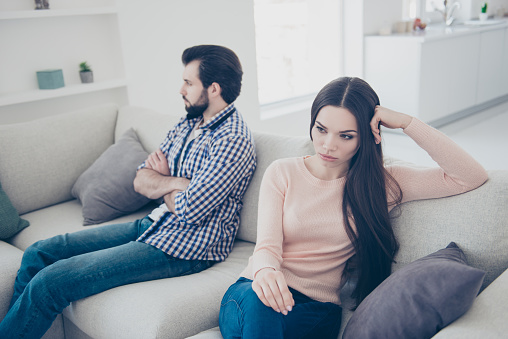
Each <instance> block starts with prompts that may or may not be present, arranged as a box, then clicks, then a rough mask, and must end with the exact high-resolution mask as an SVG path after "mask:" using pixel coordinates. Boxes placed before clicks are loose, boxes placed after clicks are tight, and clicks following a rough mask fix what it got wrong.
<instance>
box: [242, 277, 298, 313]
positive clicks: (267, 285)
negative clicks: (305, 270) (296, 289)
mask: <svg viewBox="0 0 508 339" xmlns="http://www.w3.org/2000/svg"><path fill="white" fill-rule="evenodd" d="M259 273H261V271H260V272H258V276H257V277H256V279H255V280H254V281H253V283H252V289H253V290H254V292H256V294H257V296H258V297H259V299H260V300H261V302H262V303H263V304H264V305H266V306H268V307H271V308H272V309H273V310H274V311H276V312H279V313H282V314H284V315H287V313H288V311H291V310H292V308H293V306H294V300H293V295H292V294H291V292H290V291H289V288H288V286H287V283H286V280H285V279H284V276H283V274H282V272H277V271H274V270H272V269H270V270H269V271H265V272H263V274H261V275H260V274H259Z"/></svg>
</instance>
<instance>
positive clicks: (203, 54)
mask: <svg viewBox="0 0 508 339" xmlns="http://www.w3.org/2000/svg"><path fill="white" fill-rule="evenodd" d="M194 60H199V61H200V64H199V80H201V82H202V83H203V87H204V88H208V87H209V86H210V85H211V84H212V83H214V82H216V83H218V84H219V85H220V87H221V89H222V94H221V96H222V99H224V101H225V102H226V103H228V104H230V103H232V102H233V101H235V100H236V98H237V97H238V96H239V95H240V90H241V88H242V75H243V71H242V65H241V64H240V60H239V59H238V56H237V55H236V54H235V52H233V51H232V50H230V49H229V48H226V47H223V46H216V45H199V46H194V47H189V48H187V49H186V50H185V51H183V54H182V62H183V64H184V65H185V66H187V64H189V63H190V62H192V61H194Z"/></svg>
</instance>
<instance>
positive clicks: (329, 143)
mask: <svg viewBox="0 0 508 339" xmlns="http://www.w3.org/2000/svg"><path fill="white" fill-rule="evenodd" d="M323 148H324V149H325V150H327V151H335V149H336V146H335V143H334V142H333V140H332V139H330V138H326V139H325V140H324V142H323Z"/></svg>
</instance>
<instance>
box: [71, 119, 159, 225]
mask: <svg viewBox="0 0 508 339" xmlns="http://www.w3.org/2000/svg"><path fill="white" fill-rule="evenodd" d="M147 157H148V152H146V151H145V150H144V149H143V146H142V145H141V144H140V143H139V139H138V136H137V135H136V132H135V131H134V129H132V128H131V129H129V130H128V131H127V132H125V133H124V134H123V135H122V136H121V137H120V139H118V141H117V142H116V143H115V144H114V145H111V146H110V147H109V148H108V149H107V150H106V151H105V152H104V153H103V154H102V155H101V156H100V157H99V158H98V159H97V160H96V161H95V162H94V163H93V164H92V166H90V167H89V168H88V169H87V170H86V171H85V172H83V174H81V175H80V176H79V178H78V180H77V181H76V183H75V184H74V186H73V188H72V196H74V197H75V198H77V199H78V200H79V201H80V202H81V204H82V205H83V218H84V221H83V225H85V226H86V225H93V224H100V223H102V222H106V221H109V220H112V219H114V218H117V217H119V216H121V215H125V214H128V213H131V212H134V211H136V210H138V209H140V208H141V207H143V206H144V205H146V204H147V203H148V202H150V199H148V198H147V197H145V196H143V195H141V194H139V193H137V192H136V191H134V184H133V181H134V178H135V177H136V169H137V167H138V166H139V165H140V164H141V163H142V162H143V161H145V160H146V158H147Z"/></svg>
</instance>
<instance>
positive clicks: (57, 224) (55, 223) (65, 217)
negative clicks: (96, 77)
mask: <svg viewBox="0 0 508 339" xmlns="http://www.w3.org/2000/svg"><path fill="white" fill-rule="evenodd" d="M154 207H155V205H153V204H148V205H147V206H145V207H143V208H142V209H140V210H138V211H136V212H134V213H132V214H129V215H125V216H122V217H120V218H117V219H114V220H110V221H108V222H105V223H102V224H98V225H93V226H83V216H82V213H81V212H82V211H81V208H82V206H81V204H80V203H79V202H78V201H77V200H76V199H74V200H70V201H66V202H63V203H61V204H57V205H53V206H50V207H46V208H43V209H40V210H37V211H33V212H30V213H27V214H23V215H22V217H23V218H24V219H26V220H28V221H29V222H30V226H29V227H27V228H25V229H24V230H22V231H21V232H19V233H18V234H16V235H15V236H14V237H12V238H10V239H9V243H11V244H12V245H14V246H16V247H17V248H19V249H22V250H23V251H24V250H25V249H26V248H27V247H28V246H30V245H31V244H33V243H34V242H36V241H39V240H42V239H47V238H51V237H53V236H55V235H59V234H65V233H72V232H77V231H81V230H84V229H87V228H90V227H98V226H102V225H108V224H116V223H123V222H128V221H134V220H136V219H139V218H142V217H144V216H146V215H147V214H148V213H150V211H151V210H152V209H153V208H154Z"/></svg>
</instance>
